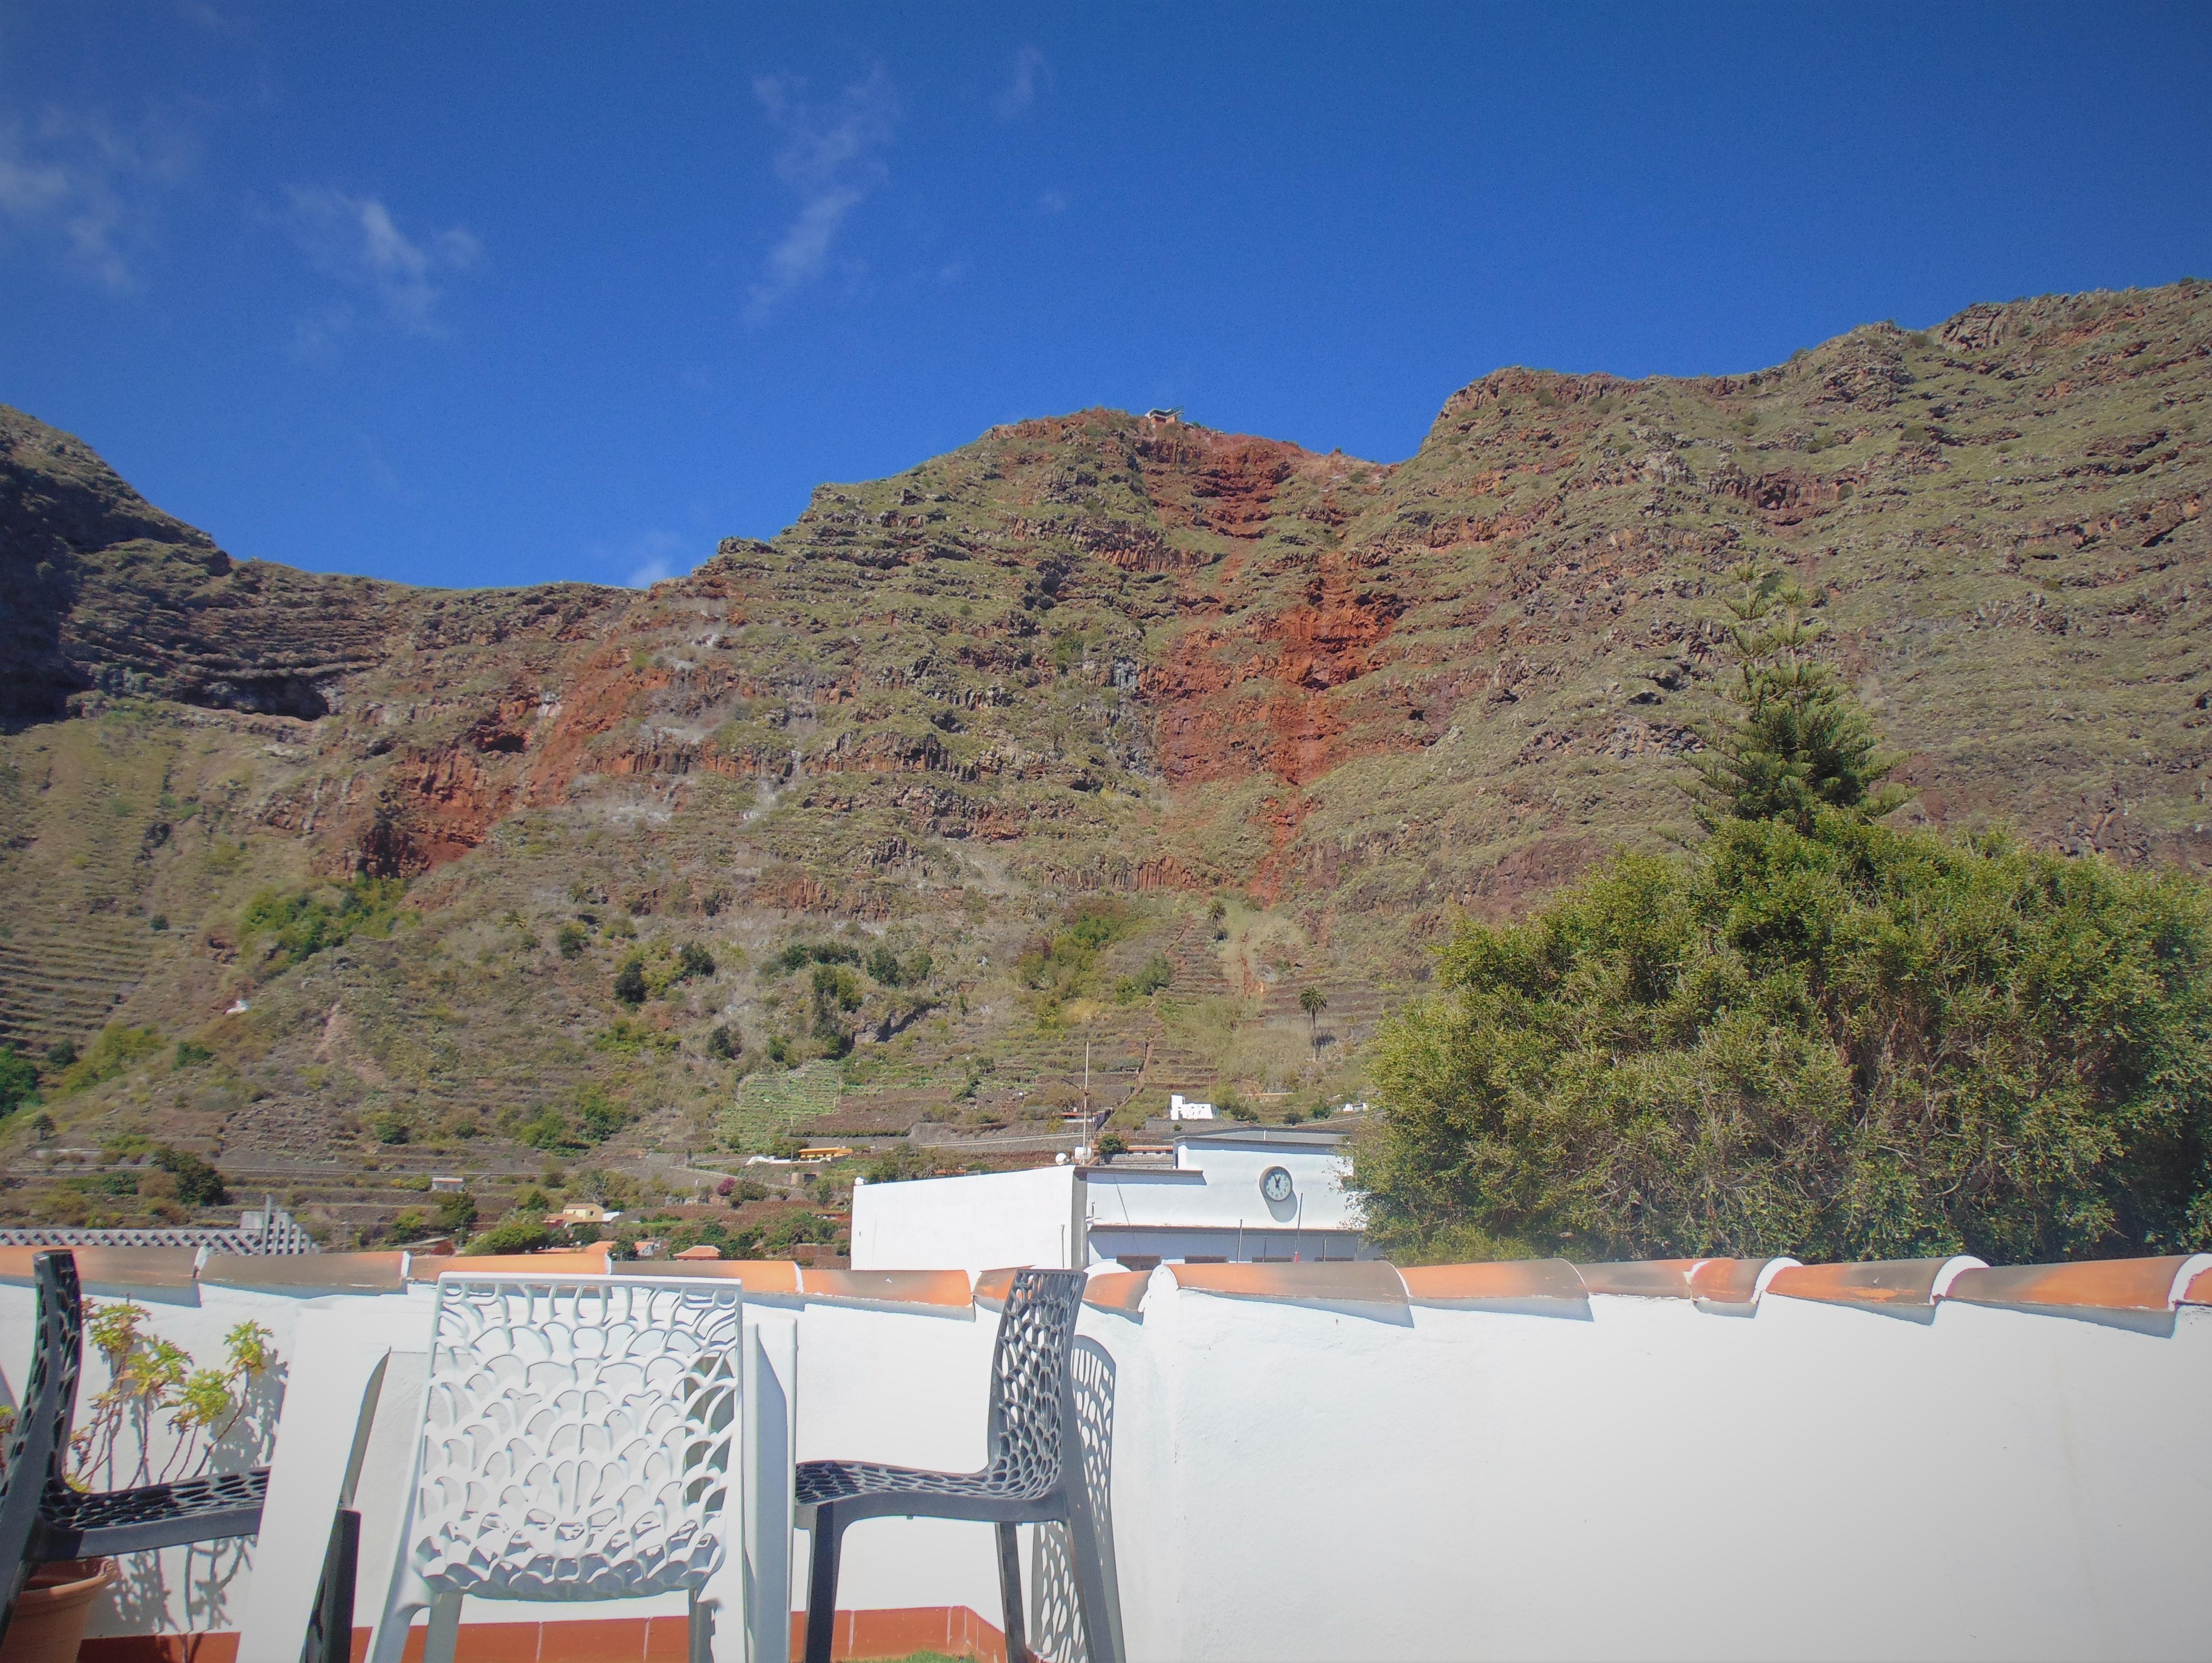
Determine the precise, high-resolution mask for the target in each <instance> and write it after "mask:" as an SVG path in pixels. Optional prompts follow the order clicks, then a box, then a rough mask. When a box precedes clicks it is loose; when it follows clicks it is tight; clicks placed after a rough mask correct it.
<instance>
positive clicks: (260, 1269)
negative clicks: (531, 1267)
mask: <svg viewBox="0 0 2212 1663" xmlns="http://www.w3.org/2000/svg"><path fill="white" fill-rule="evenodd" d="M424 1257H425V1258H430V1257H437V1256H434V1255H428V1254H426V1255H424ZM408 1258H410V1255H408V1254H405V1253H210V1254H209V1255H208V1257H207V1263H206V1264H203V1265H201V1266H200V1280H201V1281H202V1282H209V1283H211V1284H212V1285H214V1286H215V1287H217V1288H265V1289H267V1290H269V1291H270V1292H271V1293H293V1292H298V1293H301V1294H310V1295H313V1294H397V1293H398V1292H400V1291H402V1290H403V1289H404V1288H405V1287H406V1286H407V1281H406V1275H405V1272H406V1266H407V1261H408ZM444 1262H446V1263H448V1264H450V1263H451V1262H452V1260H451V1257H450V1256H444Z"/></svg>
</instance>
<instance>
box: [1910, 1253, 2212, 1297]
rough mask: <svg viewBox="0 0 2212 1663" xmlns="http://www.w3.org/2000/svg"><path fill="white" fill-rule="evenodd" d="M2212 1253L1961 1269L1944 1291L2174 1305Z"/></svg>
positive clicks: (1963, 1294) (2201, 1272)
mask: <svg viewBox="0 0 2212 1663" xmlns="http://www.w3.org/2000/svg"><path fill="white" fill-rule="evenodd" d="M2208 1266H2212V1255H2206V1254H2202V1253H2199V1254H2196V1255H2189V1254H2179V1255H2175V1256H2173V1257H2171V1258H2102V1259H2083V1260H2078V1261H2076V1262H2075V1263H2072V1264H2011V1265H2006V1266H2004V1267H2002V1268H2001V1269H1997V1270H1987V1269H1982V1270H1966V1271H1962V1272H1961V1273H1960V1275H1959V1276H1958V1277H1957V1278H1956V1279H1955V1280H1954V1281H1953V1282H1952V1283H1951V1286H1950V1288H1949V1290H1948V1292H1947V1293H1946V1294H1944V1297H1945V1298H1946V1299H1954V1300H1963V1301H1966V1303H1968V1304H1971V1305H2041V1306H2051V1307H2062V1308H2063V1307H2068V1306H2073V1307H2081V1308H2084V1309H2093V1310H2100V1311H2171V1310H2172V1309H2173V1307H2175V1306H2176V1305H2177V1304H2180V1303H2183V1302H2184V1301H2185V1300H2186V1298H2187V1295H2188V1293H2189V1291H2190V1288H2191V1282H2192V1278H2195V1279H2200V1280H2201V1279H2202V1277H2203V1275H2204V1273H2205V1270H2206V1268H2207V1267H2208Z"/></svg>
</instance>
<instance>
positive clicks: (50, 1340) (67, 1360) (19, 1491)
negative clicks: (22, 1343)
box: [0, 1250, 84, 1636]
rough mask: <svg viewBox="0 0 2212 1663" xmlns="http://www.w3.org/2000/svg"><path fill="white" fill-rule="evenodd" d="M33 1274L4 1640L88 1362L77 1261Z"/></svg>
mask: <svg viewBox="0 0 2212 1663" xmlns="http://www.w3.org/2000/svg"><path fill="white" fill-rule="evenodd" d="M31 1270H32V1275H33V1279H34V1280H35V1281H36V1282H37V1284H38V1289H39V1316H38V1331H37V1333H36V1335H35V1336H34V1337H33V1340H32V1343H31V1372H30V1374H29V1376H28V1377H27V1379H26V1380H24V1382H23V1392H22V1398H21V1401H20V1403H19V1404H18V1405H17V1408H16V1412H15V1430H14V1431H13V1432H12V1433H10V1434H9V1438H8V1465H7V1470H6V1471H5V1472H4V1473H0V1636H4V1635H5V1634H6V1633H7V1625H8V1619H9V1617H12V1616H13V1615H14V1613H15V1600H16V1598H17V1597H18V1596H19V1595H20V1594H21V1593H22V1591H23V1584H24V1582H25V1581H27V1579H28V1578H29V1576H30V1574H31V1570H32V1569H33V1568H32V1566H31V1565H30V1564H29V1563H28V1562H27V1561H26V1559H25V1558H24V1554H25V1552H26V1551H27V1550H28V1548H29V1547H30V1544H31V1533H32V1532H33V1530H34V1529H35V1528H36V1527H37V1526H38V1522H39V1505H40V1502H42V1501H43V1500H44V1499H45V1496H46V1487H47V1485H49V1484H52V1483H59V1482H60V1481H61V1477H62V1472H63V1469H64V1464H65V1463H66V1462H67V1460H68V1459H69V1441H70V1422H71V1421H72V1420H73V1419H74V1417H75V1416H76V1377H77V1371H78V1368H79V1367H80V1365H81V1364H82V1361H83V1345H84V1300H83V1295H82V1292H81V1291H80V1289H79V1288H78V1286H77V1280H76V1254H75V1253H72V1252H67V1251H66V1250H64V1251H62V1252H52V1253H40V1254H38V1255H36V1256H35V1257H33V1259H32V1260H31Z"/></svg>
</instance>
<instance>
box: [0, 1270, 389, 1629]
mask: <svg viewBox="0 0 2212 1663" xmlns="http://www.w3.org/2000/svg"><path fill="white" fill-rule="evenodd" d="M31 1264H32V1269H33V1276H34V1277H35V1279H36V1282H37V1284H38V1290H39V1315H38V1335H37V1337H36V1339H35V1340H34V1341H33V1344H32V1348H31V1372H30V1377H29V1378H28V1379H27V1380H26V1381H25V1382H24V1386H23V1397H22V1407H21V1412H20V1413H19V1414H18V1416H17V1417H16V1421H15V1434H14V1435H13V1436H12V1437H11V1438H9V1442H8V1466H7V1471H6V1472H5V1474H4V1475H0V1636H5V1635H6V1634H7V1631H8V1625H9V1623H10V1622H12V1621H13V1620H14V1617H15V1602H16V1601H17V1600H18V1599H21V1597H22V1593H23V1587H24V1584H25V1583H27V1581H29V1580H30V1576H31V1573H32V1571H33V1570H34V1569H37V1568H38V1567H39V1566H40V1565H43V1564H48V1563H51V1562H53V1561H54V1560H57V1559H92V1558H100V1557H105V1556H107V1555H109V1554H117V1553H145V1552H149V1551H150V1550H153V1549H155V1548H167V1547H178V1546H180V1545H182V1544H185V1543H187V1542H216V1541H221V1540H222V1539H223V1538H226V1537H232V1536H255V1535H258V1534H259V1533H260V1531H261V1504H262V1502H263V1499H264V1497H265V1496H266V1495H267V1494H268V1491H269V1469H268V1468H266V1467H256V1468H254V1469H253V1470H252V1471H250V1472H230V1473H222V1474H218V1475H216V1476H215V1477H206V1478H187V1479H183V1480H181V1481H179V1482H178V1483H168V1484H141V1485H139V1486H138V1487H137V1488H136V1489H110V1490H89V1491H88V1490H79V1489H71V1488H70V1485H69V1483H68V1482H67V1480H66V1478H65V1477H64V1465H65V1463H66V1462H67V1460H68V1459H69V1447H70V1424H71V1422H73V1421H74V1420H75V1418H76V1383H77V1375H78V1374H79V1372H80V1371H81V1369H82V1365H83V1361H84V1356H83V1346H84V1301H83V1296H82V1291H81V1290H80V1288H79V1286H78V1282H77V1276H76V1254H74V1253H71V1252H51V1253H40V1254H39V1255H38V1256H37V1257H36V1258H33V1260H32V1261H31ZM325 1603H328V1601H327V1590H326V1593H325ZM332 1609H333V1614H334V1615H335V1614H336V1612H335V1607H333V1608H332ZM351 1626H352V1624H351V1621H350V1614H349V1613H348V1614H347V1620H346V1627H345V1632H343V1634H341V1635H338V1636H334V1637H333V1640H332V1642H331V1643H329V1644H327V1645H326V1646H325V1648H324V1650H323V1652H322V1653H321V1654H320V1655H321V1656H322V1657H323V1658H324V1660H325V1663H335V1660H343V1659H344V1658H345V1657H347V1656H348V1655H349V1652H350V1650H351V1642H352V1635H351Z"/></svg>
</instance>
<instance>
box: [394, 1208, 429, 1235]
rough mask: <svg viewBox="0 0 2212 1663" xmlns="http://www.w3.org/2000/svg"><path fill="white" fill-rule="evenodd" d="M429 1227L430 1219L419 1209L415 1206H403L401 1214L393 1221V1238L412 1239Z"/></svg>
mask: <svg viewBox="0 0 2212 1663" xmlns="http://www.w3.org/2000/svg"><path fill="white" fill-rule="evenodd" d="M429 1227H430V1221H429V1220H428V1218H425V1217H424V1216H423V1215H422V1213H421V1212H420V1211H419V1210H417V1209H415V1208H413V1207H405V1208H402V1209H400V1212H399V1215H398V1217H397V1218H394V1219H393V1220H392V1239H393V1240H395V1241H412V1240H415V1239H416V1237H417V1236H420V1235H422V1234H425V1233H426V1232H427V1231H428V1229H429Z"/></svg>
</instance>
